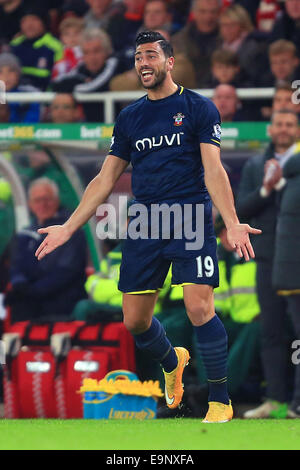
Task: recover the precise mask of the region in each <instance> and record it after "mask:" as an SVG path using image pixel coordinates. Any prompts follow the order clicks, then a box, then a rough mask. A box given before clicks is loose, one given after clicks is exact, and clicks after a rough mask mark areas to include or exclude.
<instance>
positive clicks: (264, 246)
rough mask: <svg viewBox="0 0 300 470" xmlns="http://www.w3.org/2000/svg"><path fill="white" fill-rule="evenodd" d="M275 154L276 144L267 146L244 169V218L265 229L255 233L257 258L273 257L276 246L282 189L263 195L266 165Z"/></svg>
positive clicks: (239, 205)
mask: <svg viewBox="0 0 300 470" xmlns="http://www.w3.org/2000/svg"><path fill="white" fill-rule="evenodd" d="M271 158H274V151H273V147H272V145H270V146H269V147H268V148H267V150H266V152H265V153H264V155H258V156H255V157H251V158H249V160H248V161H247V162H246V164H245V166H244V168H243V171H242V177H241V181H240V186H239V191H238V195H237V201H236V207H237V213H238V216H239V218H240V219H241V222H244V223H249V224H250V225H252V227H254V228H258V229H261V230H262V234H261V235H255V236H253V237H251V243H252V244H253V248H254V251H255V255H256V259H257V261H271V260H272V259H273V257H274V250H275V232H276V223H277V216H278V211H279V199H280V192H278V191H272V192H271V194H270V195H269V196H268V197H265V198H263V197H262V196H261V195H260V188H261V187H262V184H263V178H264V166H265V163H266V161H267V160H269V159H271Z"/></svg>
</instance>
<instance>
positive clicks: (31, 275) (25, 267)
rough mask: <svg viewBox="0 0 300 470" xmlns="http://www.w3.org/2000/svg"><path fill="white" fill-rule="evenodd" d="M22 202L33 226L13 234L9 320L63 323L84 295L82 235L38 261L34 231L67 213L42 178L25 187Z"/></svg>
mask: <svg viewBox="0 0 300 470" xmlns="http://www.w3.org/2000/svg"><path fill="white" fill-rule="evenodd" d="M28 196H29V198H28V204H29V207H30V210H31V212H32V213H33V215H34V221H33V223H32V224H31V225H30V226H29V227H27V228H25V229H23V230H22V231H20V232H19V233H18V234H17V235H16V240H15V244H14V247H13V251H12V261H11V276H10V282H11V284H12V290H11V291H10V292H9V293H8V294H7V296H6V304H8V305H11V307H12V312H11V313H12V316H11V320H12V322H16V321H23V320H32V321H34V320H37V319H46V318H47V319H48V320H49V319H53V320H58V319H64V320H65V319H66V318H68V317H69V316H70V315H71V313H72V310H73V308H74V306H75V304H76V303H77V302H78V301H79V300H81V299H83V298H84V297H85V291H84V282H85V279H86V276H85V267H86V253H87V250H86V243H85V238H84V235H83V233H82V231H80V232H78V233H77V234H75V235H74V236H73V237H72V238H71V239H70V240H69V242H68V243H67V244H66V245H65V246H63V247H60V248H59V249H58V250H57V251H56V252H55V253H53V254H51V255H50V256H49V257H47V259H45V260H44V261H43V262H42V263H41V262H38V261H37V259H36V257H35V256H34V253H35V250H36V249H37V247H38V245H39V244H40V242H41V239H42V236H41V235H39V234H38V233H37V229H38V228H40V227H42V226H43V225H44V224H45V223H51V224H61V223H63V222H64V221H65V220H66V219H67V217H68V214H67V213H66V212H65V211H64V210H61V209H60V207H59V206H60V201H59V197H58V187H57V186H56V184H55V183H54V182H53V181H51V180H49V179H48V178H40V179H37V180H35V181H34V182H33V183H32V184H31V185H30V187H29V191H28Z"/></svg>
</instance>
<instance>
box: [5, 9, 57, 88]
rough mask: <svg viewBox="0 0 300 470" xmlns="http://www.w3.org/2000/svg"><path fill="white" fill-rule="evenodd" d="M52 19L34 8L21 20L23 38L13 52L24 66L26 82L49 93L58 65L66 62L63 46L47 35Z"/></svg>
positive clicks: (18, 41)
mask: <svg viewBox="0 0 300 470" xmlns="http://www.w3.org/2000/svg"><path fill="white" fill-rule="evenodd" d="M47 28H48V15H47V14H45V11H44V10H43V9H42V8H40V7H30V8H27V9H26V12H25V13H24V14H23V16H22V18H21V35H20V36H18V37H17V38H15V39H13V40H12V42H11V50H12V52H13V53H14V54H15V55H16V56H17V57H18V58H19V60H20V62H21V65H22V75H23V78H24V79H25V80H26V81H27V82H28V83H29V84H30V85H33V86H35V87H36V88H39V89H40V90H42V91H45V90H46V89H47V87H48V84H49V82H50V78H51V73H52V68H53V65H54V63H55V62H57V61H58V60H60V59H62V56H63V46H62V44H61V42H60V41H58V40H57V39H56V38H55V37H54V36H52V34H50V33H48V32H47Z"/></svg>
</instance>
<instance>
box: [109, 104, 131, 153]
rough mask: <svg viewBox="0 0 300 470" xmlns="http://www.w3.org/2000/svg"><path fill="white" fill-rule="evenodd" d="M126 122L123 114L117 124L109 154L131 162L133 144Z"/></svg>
mask: <svg viewBox="0 0 300 470" xmlns="http://www.w3.org/2000/svg"><path fill="white" fill-rule="evenodd" d="M124 121H125V120H124V115H123V113H122V112H121V113H120V114H119V116H118V118H117V121H116V123H115V127H114V130H113V136H112V139H111V146H110V150H109V153H110V154H111V155H115V156H116V157H119V158H122V159H123V160H126V161H127V162H130V153H131V144H130V139H129V136H128V134H127V133H126V129H125V126H124Z"/></svg>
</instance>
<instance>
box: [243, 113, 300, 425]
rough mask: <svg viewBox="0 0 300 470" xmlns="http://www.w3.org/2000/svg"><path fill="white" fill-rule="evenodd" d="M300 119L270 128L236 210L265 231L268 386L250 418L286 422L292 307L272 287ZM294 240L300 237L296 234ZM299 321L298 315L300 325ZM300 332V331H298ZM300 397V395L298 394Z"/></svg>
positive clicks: (290, 117)
mask: <svg viewBox="0 0 300 470" xmlns="http://www.w3.org/2000/svg"><path fill="white" fill-rule="evenodd" d="M298 130H299V129H298V120H297V116H296V115H295V113H293V112H292V111H287V110H282V111H277V112H275V113H274V114H273V116H272V123H271V126H270V127H269V135H270V137H271V143H270V145H269V146H268V148H267V150H266V152H265V153H264V154H263V155H258V156H257V157H252V158H250V159H249V160H248V161H247V163H246V164H245V166H244V168H243V172H242V177H241V182H240V188H239V193H238V196H237V211H238V216H239V218H240V219H241V220H243V221H245V222H246V223H255V227H259V228H260V229H261V230H262V234H261V236H260V238H259V240H258V239H256V240H253V248H254V250H255V255H256V262H257V294H258V300H259V303H260V309H261V326H262V363H263V369H264V376H265V380H266V382H267V390H266V397H267V399H266V401H265V402H264V403H263V404H262V405H261V406H259V407H258V408H255V409H253V410H250V411H247V412H246V413H245V415H244V417H245V418H271V417H273V418H275V417H286V414H287V405H286V402H287V398H288V397H287V367H288V364H289V363H290V357H289V346H290V345H289V337H288V334H287V325H288V319H287V313H288V304H287V301H286V299H285V298H284V297H281V296H279V295H278V294H277V292H276V290H275V289H274V287H273V285H272V272H273V266H274V257H275V235H276V226H277V220H278V210H279V204H280V199H281V197H282V184H281V182H280V180H281V175H282V170H281V169H282V168H284V167H285V164H286V162H287V160H288V158H289V157H291V156H292V155H294V154H295V153H297V152H298V151H299V150H297V144H296V142H297V139H298V135H299V133H298ZM291 235H292V236H295V237H296V236H297V235H296V234H293V233H291ZM299 322H300V316H299V312H298V325H299ZM296 331H297V332H298V331H299V329H298V328H297V330H296ZM297 393H299V391H298V392H297Z"/></svg>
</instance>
